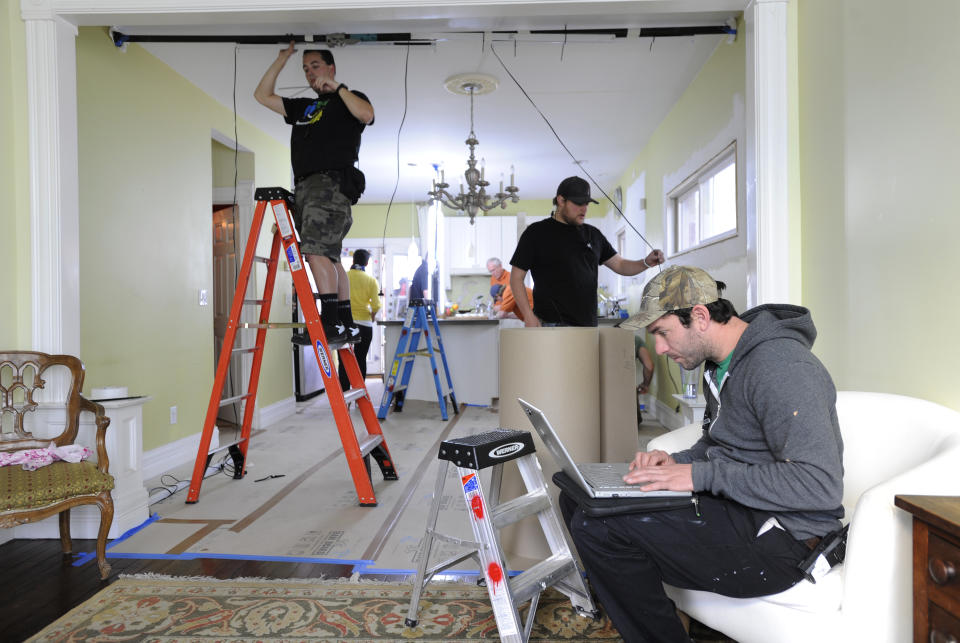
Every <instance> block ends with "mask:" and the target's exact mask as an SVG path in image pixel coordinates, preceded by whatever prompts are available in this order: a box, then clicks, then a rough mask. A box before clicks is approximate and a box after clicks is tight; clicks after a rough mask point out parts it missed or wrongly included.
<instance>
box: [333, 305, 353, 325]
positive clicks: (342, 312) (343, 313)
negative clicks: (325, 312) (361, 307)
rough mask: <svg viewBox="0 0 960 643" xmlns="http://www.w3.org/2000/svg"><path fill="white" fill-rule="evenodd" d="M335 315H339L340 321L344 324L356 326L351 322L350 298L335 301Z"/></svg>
mask: <svg viewBox="0 0 960 643" xmlns="http://www.w3.org/2000/svg"><path fill="white" fill-rule="evenodd" d="M337 315H338V316H339V317H340V323H342V324H343V325H344V326H356V324H354V323H353V310H352V309H351V308H350V300H349V299H348V300H347V301H342V300H341V301H338V302H337Z"/></svg>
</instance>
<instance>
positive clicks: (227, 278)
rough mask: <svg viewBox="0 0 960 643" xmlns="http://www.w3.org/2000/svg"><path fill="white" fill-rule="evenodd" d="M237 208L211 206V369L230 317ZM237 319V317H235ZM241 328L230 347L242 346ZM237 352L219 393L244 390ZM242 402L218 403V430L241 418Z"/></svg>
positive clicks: (235, 264) (235, 266)
mask: <svg viewBox="0 0 960 643" xmlns="http://www.w3.org/2000/svg"><path fill="white" fill-rule="evenodd" d="M236 223H237V209H236V207H235V206H232V205H215V206H213V364H214V369H216V365H217V363H218V362H219V359H220V351H221V350H222V349H223V338H224V336H225V335H226V332H227V322H228V321H229V319H230V306H231V305H232V304H233V294H234V291H235V290H236V286H237V272H238V270H239V265H238V261H239V259H238V257H237V245H236ZM237 321H239V320H237ZM242 335H243V331H242V330H240V331H238V332H237V337H236V341H235V345H234V346H233V348H240V347H241V346H242V343H241V338H242ZM240 373H241V362H240V356H239V355H234V356H233V357H231V358H230V370H229V372H228V375H227V379H226V381H225V382H224V385H223V394H222V397H224V398H228V397H234V396H236V395H240V393H241V392H242V390H243V385H242V384H241V378H240ZM241 419H242V418H241V403H240V402H234V403H233V404H229V405H227V406H222V407H220V411H219V413H218V414H217V425H218V427H220V429H221V430H223V429H224V428H226V427H228V426H231V427H237V426H239V424H240V421H241Z"/></svg>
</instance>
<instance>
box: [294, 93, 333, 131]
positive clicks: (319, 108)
mask: <svg viewBox="0 0 960 643" xmlns="http://www.w3.org/2000/svg"><path fill="white" fill-rule="evenodd" d="M329 102H330V99H329V98H327V99H324V100H320V99H319V98H318V99H317V100H315V101H313V102H312V103H310V104H309V105H307V107H306V109H304V110H303V116H301V117H300V118H299V119H297V125H313V124H314V123H316V122H317V121H319V120H320V119H321V118H323V108H324V107H326V106H327V103H329Z"/></svg>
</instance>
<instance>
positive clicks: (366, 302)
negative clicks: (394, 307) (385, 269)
mask: <svg viewBox="0 0 960 643" xmlns="http://www.w3.org/2000/svg"><path fill="white" fill-rule="evenodd" d="M369 262H370V253H369V252H368V251H367V250H364V249H363V248H360V249H358V250H356V251H354V253H353V265H352V266H350V271H349V272H347V277H348V278H349V279H350V309H351V312H352V313H353V322H354V323H355V324H356V325H357V326H358V327H359V328H360V341H359V342H358V343H357V344H356V345H355V346H354V347H353V352H354V354H355V355H356V356H357V364H358V365H359V366H360V374H361V375H362V376H363V378H364V379H366V378H367V353H368V352H369V351H370V342H371V341H372V340H373V325H374V321H373V320H374V319H376V318H377V311H378V310H380V286H379V285H377V280H376V279H374V278H373V276H372V275H368V274H367V273H366V270H367V264H368V263H369ZM337 370H338V372H339V373H340V387H341V388H342V389H343V390H344V391H346V390H349V389H350V388H351V387H350V378H348V377H347V371H346V369H345V368H344V366H343V361H342V360H340V364H339V366H338V367H337Z"/></svg>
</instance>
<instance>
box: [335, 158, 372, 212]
mask: <svg viewBox="0 0 960 643" xmlns="http://www.w3.org/2000/svg"><path fill="white" fill-rule="evenodd" d="M366 188H367V177H365V176H364V175H363V172H361V171H360V168H357V167H354V166H352V165H351V166H350V167H347V168H344V169H343V171H342V172H341V173H340V192H342V193H343V196H345V197H347V198H348V199H350V205H355V204H356V203H357V201H359V200H360V195H361V194H363V191H364V190H365V189H366Z"/></svg>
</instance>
